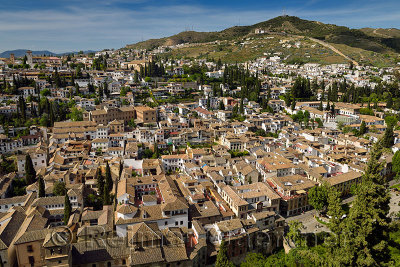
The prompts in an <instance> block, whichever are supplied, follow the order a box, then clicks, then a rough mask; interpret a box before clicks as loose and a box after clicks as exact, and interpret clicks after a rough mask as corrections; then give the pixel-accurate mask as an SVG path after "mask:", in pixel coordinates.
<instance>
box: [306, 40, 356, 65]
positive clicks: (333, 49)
mask: <svg viewBox="0 0 400 267" xmlns="http://www.w3.org/2000/svg"><path fill="white" fill-rule="evenodd" d="M308 38H309V39H310V40H311V41H314V42H316V43H319V44H320V45H322V46H325V47H326V48H329V49H331V50H332V51H333V52H335V53H336V54H338V55H340V56H342V57H344V58H345V59H347V60H349V61H351V62H353V64H354V65H356V66H359V65H360V64H358V62H357V61H355V60H354V59H352V58H350V57H349V56H346V55H345V54H343V53H342V52H340V51H339V50H338V49H337V48H335V47H334V46H333V45H331V44H328V43H326V42H324V41H321V40H319V39H315V38H312V37H308Z"/></svg>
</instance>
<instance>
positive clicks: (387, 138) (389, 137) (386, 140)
mask: <svg viewBox="0 0 400 267" xmlns="http://www.w3.org/2000/svg"><path fill="white" fill-rule="evenodd" d="M382 145H383V147H385V148H391V147H392V146H393V145H394V133H393V125H387V128H386V130H385V134H384V135H383V139H382Z"/></svg>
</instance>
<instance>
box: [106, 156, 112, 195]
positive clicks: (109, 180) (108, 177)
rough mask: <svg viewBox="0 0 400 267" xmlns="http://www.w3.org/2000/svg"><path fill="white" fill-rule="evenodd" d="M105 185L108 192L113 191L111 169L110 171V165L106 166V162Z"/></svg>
mask: <svg viewBox="0 0 400 267" xmlns="http://www.w3.org/2000/svg"><path fill="white" fill-rule="evenodd" d="M105 185H106V186H107V189H108V190H112V189H113V180H112V176H111V169H110V165H108V162H107V164H106V183H105Z"/></svg>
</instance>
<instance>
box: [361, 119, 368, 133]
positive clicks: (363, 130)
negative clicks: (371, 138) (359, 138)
mask: <svg viewBox="0 0 400 267" xmlns="http://www.w3.org/2000/svg"><path fill="white" fill-rule="evenodd" d="M366 133H367V125H366V124H365V121H362V122H361V126H360V135H364V134H366Z"/></svg>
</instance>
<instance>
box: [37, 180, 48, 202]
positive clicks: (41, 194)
mask: <svg viewBox="0 0 400 267" xmlns="http://www.w3.org/2000/svg"><path fill="white" fill-rule="evenodd" d="M38 185H39V192H38V197H45V196H46V192H45V186H44V180H43V178H42V177H39V180H38Z"/></svg>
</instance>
